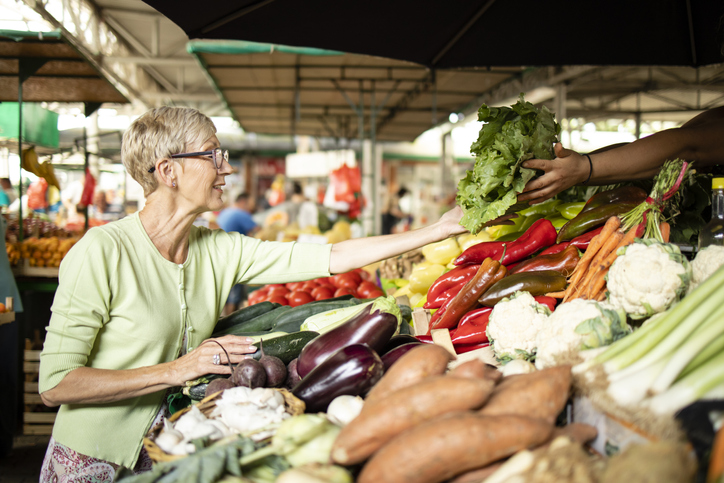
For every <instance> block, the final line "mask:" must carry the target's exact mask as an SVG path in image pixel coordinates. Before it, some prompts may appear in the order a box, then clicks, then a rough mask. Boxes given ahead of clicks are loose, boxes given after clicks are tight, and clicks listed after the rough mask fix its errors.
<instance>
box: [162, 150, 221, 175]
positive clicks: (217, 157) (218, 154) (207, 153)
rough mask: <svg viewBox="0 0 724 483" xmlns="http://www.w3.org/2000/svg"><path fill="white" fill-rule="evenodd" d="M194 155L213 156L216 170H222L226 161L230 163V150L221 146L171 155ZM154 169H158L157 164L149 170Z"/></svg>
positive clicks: (188, 156) (185, 156)
mask: <svg viewBox="0 0 724 483" xmlns="http://www.w3.org/2000/svg"><path fill="white" fill-rule="evenodd" d="M193 156H211V159H212V160H213V162H214V168H216V171H219V170H221V168H222V166H224V161H226V163H227V164H228V163H229V151H227V150H225V149H221V148H216V149H212V150H211V151H199V152H197V153H180V154H172V155H171V157H172V158H191V157H193ZM154 171H156V166H151V168H150V169H149V170H148V172H149V173H153V172H154Z"/></svg>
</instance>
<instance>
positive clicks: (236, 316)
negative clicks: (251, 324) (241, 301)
mask: <svg viewBox="0 0 724 483" xmlns="http://www.w3.org/2000/svg"><path fill="white" fill-rule="evenodd" d="M279 306H280V305H279V304H276V303H273V302H260V303H258V304H254V305H250V306H248V307H244V308H241V309H239V310H236V311H234V312H232V313H230V314H229V315H227V316H225V317H221V318H220V319H219V321H218V322H216V327H214V332H221V331H223V330H226V329H229V328H231V327H233V326H235V325H238V324H243V323H244V322H248V321H250V320H252V319H254V318H256V317H259V316H260V315H262V314H265V313H267V312H269V311H270V310H273V309H275V308H277V307H279ZM256 330H266V329H256Z"/></svg>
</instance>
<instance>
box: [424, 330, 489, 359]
mask: <svg viewBox="0 0 724 483" xmlns="http://www.w3.org/2000/svg"><path fill="white" fill-rule="evenodd" d="M453 332H454V331H450V334H451V335H452V333H453ZM415 337H417V339H418V340H419V341H420V342H423V343H425V344H434V342H433V341H432V337H430V336H429V335H418V336H415ZM489 345H490V343H488V342H480V343H477V344H455V343H453V348H454V349H455V352H456V353H458V354H464V353H466V352H470V351H474V350H476V349H482V348H483V347H488V346H489Z"/></svg>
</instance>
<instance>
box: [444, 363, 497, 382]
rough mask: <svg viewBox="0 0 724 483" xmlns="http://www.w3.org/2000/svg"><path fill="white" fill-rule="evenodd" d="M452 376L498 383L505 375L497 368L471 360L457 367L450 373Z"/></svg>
mask: <svg viewBox="0 0 724 483" xmlns="http://www.w3.org/2000/svg"><path fill="white" fill-rule="evenodd" d="M448 375H450V376H456V377H472V378H477V379H489V380H491V381H493V382H498V381H500V379H501V378H502V377H503V373H502V372H500V371H499V370H498V369H497V368H496V367H495V366H491V365H490V364H486V363H485V362H483V361H481V360H480V359H471V360H469V361H467V362H463V363H462V364H460V365H459V366H455V367H454V368H453V369H451V370H450V372H448Z"/></svg>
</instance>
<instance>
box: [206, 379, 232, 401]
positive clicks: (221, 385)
mask: <svg viewBox="0 0 724 483" xmlns="http://www.w3.org/2000/svg"><path fill="white" fill-rule="evenodd" d="M232 387H234V383H233V382H231V380H229V379H226V378H223V377H222V378H220V379H214V380H213V381H211V382H210V383H209V384H208V385H207V386H206V393H205V396H206V397H209V396H211V395H212V394H214V393H217V392H219V391H223V390H225V389H229V388H232Z"/></svg>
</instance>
